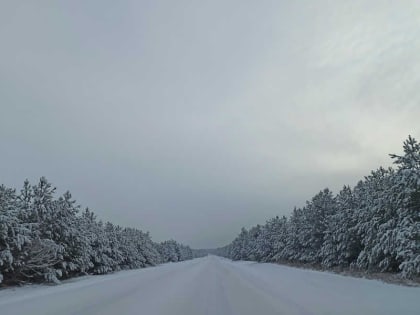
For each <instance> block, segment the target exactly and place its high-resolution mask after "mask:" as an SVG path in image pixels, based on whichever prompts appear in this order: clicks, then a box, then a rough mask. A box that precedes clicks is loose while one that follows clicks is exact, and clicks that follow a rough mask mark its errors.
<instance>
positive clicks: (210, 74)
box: [0, 0, 420, 247]
mask: <svg viewBox="0 0 420 315" xmlns="http://www.w3.org/2000/svg"><path fill="white" fill-rule="evenodd" d="M419 21H420V6H419V4H418V3H417V1H408V0H407V1H400V2H390V1H382V0H377V1H369V2H366V1H352V2H348V1H326V0H325V1H317V2H316V3H315V2H313V1H299V2H294V1H262V2H261V1H260V2H258V3H256V2H254V1H249V2H247V1H231V2H228V3H227V2H226V1H223V2H222V1H211V2H210V1H209V2H191V1H177V2H173V1H168V2H166V3H165V2H159V3H158V2H156V1H142V2H138V1H126V2H124V3H121V2H114V1H90V2H85V1H80V2H79V1H71V2H68V3H57V2H52V1H45V2H39V1H38V2H26V3H25V2H19V3H17V2H16V1H10V2H9V3H4V4H2V10H1V13H0V40H1V44H0V45H1V49H0V109H1V115H0V143H1V145H2V149H1V152H2V159H1V161H2V163H1V165H0V174H1V179H2V180H1V182H2V183H4V184H7V185H12V186H20V185H21V183H22V181H23V180H24V179H25V178H29V179H31V180H33V181H35V180H36V179H37V178H38V177H40V176H42V175H45V176H47V177H48V178H49V179H50V180H51V181H52V182H53V183H54V184H55V185H57V186H58V188H59V190H60V191H64V190H66V189H69V190H70V191H71V192H72V193H73V195H74V196H75V197H76V199H77V200H78V201H79V202H80V203H81V204H83V205H85V206H89V207H91V208H92V209H94V210H95V211H96V212H97V214H98V215H99V216H100V217H101V218H103V219H104V220H111V221H113V222H115V223H118V224H122V225H129V226H136V227H140V228H143V229H145V230H150V232H151V233H152V235H153V236H154V237H155V239H156V240H163V239H166V238H170V237H173V238H176V239H177V240H179V241H182V242H186V243H189V244H191V245H192V246H194V247H212V246H218V245H223V244H224V243H227V242H228V241H230V240H231V239H232V238H233V237H234V235H235V234H236V233H237V231H238V230H239V228H240V227H241V226H243V225H245V226H249V225H252V224H256V223H262V222H263V221H264V220H265V219H267V218H269V217H270V216H274V215H276V214H280V215H281V214H288V213H289V212H290V210H291V209H292V207H293V206H294V205H302V204H304V201H305V200H306V199H308V198H310V197H311V196H312V195H313V194H314V193H316V192H317V191H318V190H319V189H321V188H323V187H325V186H329V187H330V188H332V189H334V190H335V191H337V190H338V189H339V188H340V187H341V186H342V185H343V184H354V183H355V182H356V181H357V180H358V179H359V178H361V177H362V176H364V175H366V174H367V173H368V172H369V171H370V170H371V169H373V168H376V167H378V166H379V165H389V164H390V160H389V158H388V157H387V153H391V152H399V151H401V149H400V147H401V143H402V141H403V140H404V139H405V137H406V136H407V135H408V134H412V135H413V136H417V137H419V134H420V127H419V124H418V117H420V105H419V101H420V93H419V92H418V86H419V84H420V71H419V70H420V59H419V58H418V55H419V53H420V22H419Z"/></svg>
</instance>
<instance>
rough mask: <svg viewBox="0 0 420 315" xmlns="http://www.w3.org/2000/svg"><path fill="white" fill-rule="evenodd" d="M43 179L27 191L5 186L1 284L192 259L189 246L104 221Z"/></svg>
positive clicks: (0, 215) (0, 190)
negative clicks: (57, 194) (157, 238)
mask: <svg viewBox="0 0 420 315" xmlns="http://www.w3.org/2000/svg"><path fill="white" fill-rule="evenodd" d="M55 191H56V189H55V188H54V187H53V186H52V185H51V183H49V182H48V181H47V179H45V178H44V177H42V178H41V179H40V180H39V182H38V183H37V184H36V185H31V184H30V183H29V182H28V181H27V180H26V181H25V182H24V184H23V187H22V189H21V190H20V191H19V192H16V190H15V189H12V188H7V187H5V186H4V185H1V186H0V283H2V284H3V285H5V284H21V283H28V282H45V281H46V282H55V283H58V282H59V279H66V278H70V277H74V276H78V275H83V274H106V273H110V272H114V271H118V270H122V269H133V268H144V267H148V266H155V265H157V264H160V263H165V262H176V261H182V260H187V259H192V258H193V251H192V250H191V248H190V247H188V246H185V245H182V244H179V243H177V242H176V241H174V240H168V241H165V242H162V243H156V242H153V241H152V240H151V237H150V235H149V233H145V232H143V231H141V230H139V229H135V228H123V227H120V226H118V225H114V224H112V223H111V222H106V223H104V222H102V221H101V220H98V219H97V217H96V215H95V214H94V213H93V212H92V211H91V210H89V209H85V210H83V211H81V209H80V206H78V205H77V204H76V202H75V200H74V199H73V198H72V196H71V194H70V193H69V192H66V193H64V194H63V195H62V196H59V197H58V198H56V197H55Z"/></svg>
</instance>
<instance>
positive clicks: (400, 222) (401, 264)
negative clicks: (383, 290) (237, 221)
mask: <svg viewBox="0 0 420 315" xmlns="http://www.w3.org/2000/svg"><path fill="white" fill-rule="evenodd" d="M403 147H404V154H403V155H401V156H399V155H395V154H391V155H390V156H391V158H392V159H393V161H394V164H395V165H396V168H387V169H385V168H382V167H380V168H379V169H377V170H375V171H372V172H371V174H370V175H368V176H366V177H365V178H364V179H363V180H361V181H359V182H358V183H357V185H356V186H355V187H353V188H351V187H349V186H344V187H343V189H342V190H341V191H340V192H339V193H338V194H337V195H333V193H332V192H331V191H330V190H329V189H328V188H326V189H324V190H322V191H320V192H319V193H318V194H317V195H315V196H314V197H313V198H312V199H311V200H310V201H307V202H306V205H305V206H304V207H302V208H295V209H294V210H293V212H292V214H291V216H290V217H289V218H286V217H284V216H283V217H275V218H272V219H270V220H268V221H267V222H266V223H265V224H264V225H257V226H254V227H252V228H250V229H249V230H247V229H245V228H242V230H241V232H240V233H239V235H238V236H237V237H236V238H235V240H233V242H232V243H231V244H229V245H228V246H225V247H223V248H219V249H218V250H217V251H216V253H217V254H219V255H222V256H226V257H229V258H231V259H234V260H253V261H259V262H292V263H293V262H295V263H306V264H314V265H321V266H323V267H325V268H333V267H342V268H354V269H358V270H364V271H371V272H394V273H400V274H401V276H402V277H405V278H413V277H418V276H419V275H420V144H419V143H418V142H417V141H416V140H415V139H414V138H412V137H411V136H409V137H408V139H407V140H406V141H405V142H404V146H403Z"/></svg>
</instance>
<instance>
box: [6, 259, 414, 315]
mask: <svg viewBox="0 0 420 315" xmlns="http://www.w3.org/2000/svg"><path fill="white" fill-rule="evenodd" d="M419 310H420V288H419V287H416V288H413V287H404V286H398V285H392V284H386V283H382V282H379V281H375V280H365V279H357V278H351V277H344V276H340V275H335V274H330V273H323V272H317V271H312V270H303V269H296V268H291V267H286V266H280V265H274V264H257V263H252V262H232V261H229V260H226V259H223V258H219V257H215V256H208V257H205V258H200V259H195V260H192V261H186V262H180V263H173V264H165V265H162V266H158V267H154V268H148V269H140V270H131V271H123V272H119V273H116V274H112V275H105V276H88V277H83V278H79V279H76V280H70V281H68V282H65V283H63V284H62V285H59V286H42V285H34V286H28V287H23V288H14V289H5V290H2V291H0V314H2V315H3V314H4V315H17V314H19V315H27V314H32V315H57V314H60V315H111V314H118V315H125V314H136V315H163V314H171V315H177V314H179V315H201V314H209V315H210V314H212V315H223V314H226V315H227V314H237V315H247V314H250V315H251V314H252V315H271V314H285V315H293V314H299V315H309V314H319V315H327V314H339V315H344V314H358V315H362V314H363V315H370V314H380V315H386V314H393V315H394V314H398V315H411V314H412V315H418V314H419Z"/></svg>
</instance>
